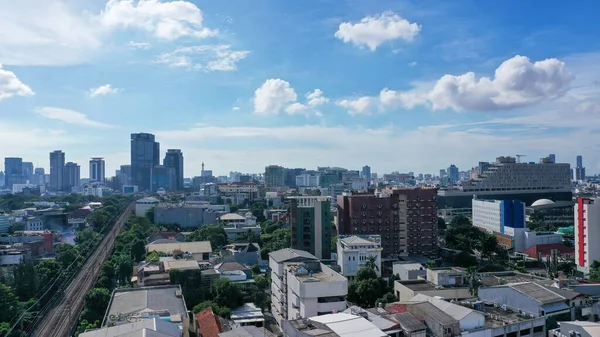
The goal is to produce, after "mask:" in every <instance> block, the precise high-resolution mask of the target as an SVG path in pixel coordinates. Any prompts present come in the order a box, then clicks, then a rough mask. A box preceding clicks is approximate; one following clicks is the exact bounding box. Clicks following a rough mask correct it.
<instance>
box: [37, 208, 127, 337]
mask: <svg viewBox="0 0 600 337" xmlns="http://www.w3.org/2000/svg"><path fill="white" fill-rule="evenodd" d="M134 205H135V203H132V204H130V205H129V206H128V207H127V209H126V210H125V211H124V212H123V213H122V214H121V215H120V216H119V218H118V219H117V221H116V222H115V224H114V226H113V227H112V229H111V230H110V232H109V233H108V234H107V235H106V236H105V237H104V239H102V242H100V244H99V245H98V246H97V247H96V250H95V251H94V252H93V253H92V254H91V255H90V257H89V258H88V259H87V261H86V262H85V264H84V265H83V266H82V267H81V269H79V270H78V271H76V273H77V274H76V276H75V278H74V279H73V281H72V282H71V284H70V285H69V286H68V287H67V289H65V290H64V295H63V296H62V298H61V299H60V300H59V301H58V304H57V305H55V306H54V307H53V308H52V309H50V310H49V311H48V312H46V314H45V315H44V316H45V317H43V318H42V319H41V320H40V323H39V324H38V326H36V327H35V329H34V330H33V331H32V333H31V335H30V336H36V337H37V336H39V337H68V336H70V333H71V328H72V327H73V326H74V325H75V324H76V323H77V318H78V316H79V313H80V312H81V310H82V309H83V304H84V299H85V294H86V293H87V292H89V291H90V290H91V289H92V287H93V286H94V284H95V283H96V280H97V279H98V276H99V275H100V270H101V269H102V264H103V263H104V262H105V261H106V260H107V259H108V258H109V257H110V253H111V252H112V249H113V247H114V244H115V238H116V237H117V234H119V232H120V231H121V228H123V224H124V223H125V221H126V220H127V218H128V217H129V214H131V212H132V211H133V209H134Z"/></svg>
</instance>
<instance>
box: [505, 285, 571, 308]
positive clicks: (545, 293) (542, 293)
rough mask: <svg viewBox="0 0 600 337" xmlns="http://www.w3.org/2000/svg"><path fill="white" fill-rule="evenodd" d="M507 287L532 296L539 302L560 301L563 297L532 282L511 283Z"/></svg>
mask: <svg viewBox="0 0 600 337" xmlns="http://www.w3.org/2000/svg"><path fill="white" fill-rule="evenodd" d="M507 286H508V287H510V288H512V289H514V290H516V291H518V292H520V293H522V294H523V295H525V296H529V297H531V298H533V299H534V300H535V301H536V302H538V303H540V304H548V303H554V302H562V301H564V298H563V297H562V296H559V295H558V294H557V293H556V292H553V291H550V290H549V289H548V288H546V287H544V286H542V285H539V284H537V283H533V282H522V283H512V284H509V285H507Z"/></svg>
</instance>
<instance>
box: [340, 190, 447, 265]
mask: <svg viewBox="0 0 600 337" xmlns="http://www.w3.org/2000/svg"><path fill="white" fill-rule="evenodd" d="M436 199H437V189H435V188H427V187H422V188H394V189H390V190H383V191H381V192H377V193H374V194H360V193H359V194H356V193H344V194H343V195H342V196H339V197H338V200H337V208H338V217H337V223H336V225H337V229H338V233H339V234H341V235H379V236H380V237H381V246H382V248H383V251H382V255H383V256H384V257H387V256H400V255H413V254H421V255H426V256H430V257H435V256H436V255H437V241H438V228H437V204H436Z"/></svg>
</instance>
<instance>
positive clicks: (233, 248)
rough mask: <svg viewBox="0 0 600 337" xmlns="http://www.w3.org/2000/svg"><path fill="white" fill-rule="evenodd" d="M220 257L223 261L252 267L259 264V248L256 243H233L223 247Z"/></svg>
mask: <svg viewBox="0 0 600 337" xmlns="http://www.w3.org/2000/svg"><path fill="white" fill-rule="evenodd" d="M221 256H223V260H224V261H236V262H239V263H241V264H245V265H247V266H253V265H255V264H258V263H259V262H260V246H259V245H258V243H248V242H234V243H232V244H230V245H227V246H225V249H223V251H222V252H221Z"/></svg>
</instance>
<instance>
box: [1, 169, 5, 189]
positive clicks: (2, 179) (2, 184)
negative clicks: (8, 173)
mask: <svg viewBox="0 0 600 337" xmlns="http://www.w3.org/2000/svg"><path fill="white" fill-rule="evenodd" d="M4 183H5V181H4V171H0V187H1V186H4Z"/></svg>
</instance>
